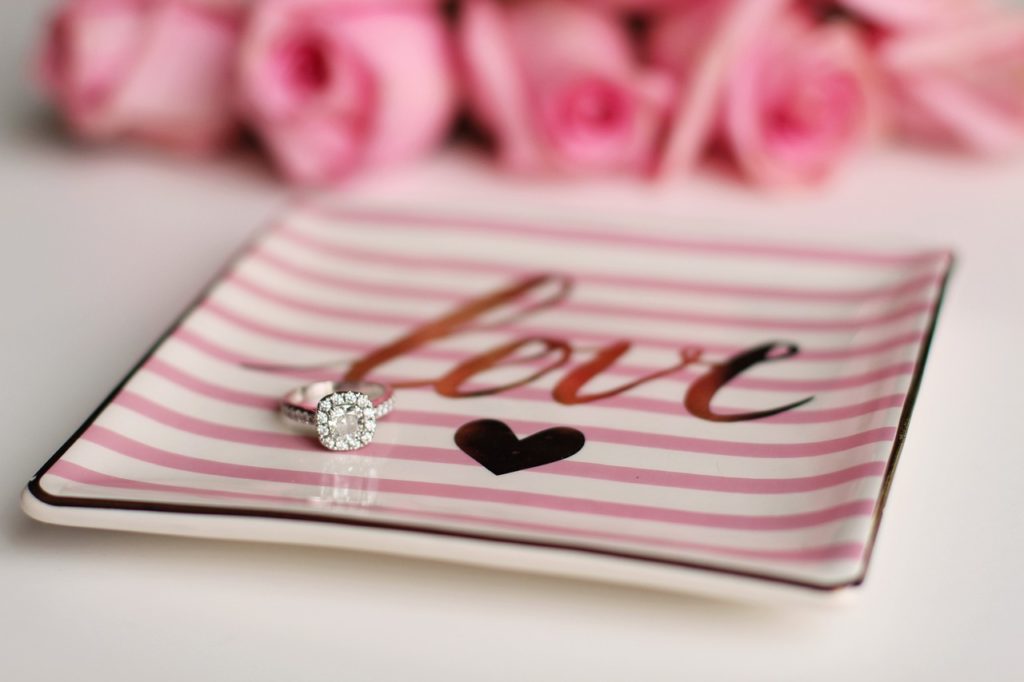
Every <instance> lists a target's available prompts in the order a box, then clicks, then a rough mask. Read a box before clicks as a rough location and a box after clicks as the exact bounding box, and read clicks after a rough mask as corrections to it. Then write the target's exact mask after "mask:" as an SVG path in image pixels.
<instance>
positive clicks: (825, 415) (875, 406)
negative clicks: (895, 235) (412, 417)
mask: <svg viewBox="0 0 1024 682" xmlns="http://www.w3.org/2000/svg"><path fill="white" fill-rule="evenodd" d="M183 340H184V339H183ZM208 345H209V344H206V343H201V344H200V346H199V349H200V350H202V351H203V352H206V348H207V346H208ZM216 357H217V359H220V360H225V359H227V362H229V363H230V364H232V365H238V364H246V362H247V361H246V360H245V359H243V358H240V357H239V356H237V355H230V356H229V357H226V355H225V353H218V355H217V356H216ZM146 367H147V369H150V370H152V371H153V372H155V373H157V374H160V375H161V376H163V377H165V378H167V379H170V380H172V381H174V382H176V383H178V384H179V385H181V386H184V387H186V388H189V389H191V390H195V391H197V392H199V393H202V394H204V395H207V396H209V397H211V398H217V399H220V400H225V401H227V402H232V403H235V404H237V405H247V406H249V407H264V408H268V409H276V404H277V400H276V397H275V396H269V395H266V396H261V395H255V394H247V393H243V392H241V391H234V390H232V389H228V388H223V387H220V386H217V385H214V384H207V383H205V382H201V381H200V380H199V379H196V378H195V377H193V376H191V375H188V374H186V373H185V372H183V371H182V370H179V369H178V368H176V367H174V366H172V365H171V364H169V363H167V362H165V361H163V360H161V359H159V358H154V359H152V360H150V361H149V364H147V365H146ZM304 378H308V377H304ZM315 378H325V379H326V378H331V376H330V375H329V374H327V373H322V374H321V375H317V376H316V377H315ZM197 382H198V383H197ZM389 383H393V382H391V381H390V379H389ZM403 390H432V388H431V387H429V386H421V387H412V388H409V389H403ZM502 397H503V398H510V399H513V400H535V401H543V400H545V399H550V397H551V396H550V394H549V393H548V392H547V391H543V390H538V389H516V390H514V391H509V392H508V393H505V394H502ZM904 399H905V396H904V395H903V394H899V393H897V394H893V395H887V396H883V397H881V398H876V399H873V400H867V401H865V402H862V403H856V404H853V405H848V406H844V407H835V408H829V409H824V410H811V409H807V408H805V407H802V408H800V409H799V410H796V411H793V412H783V413H782V414H777V415H775V416H773V417H769V418H767V419H761V420H758V423H759V424H829V423H832V422H838V421H843V420H845V419H852V418H854V417H862V416H864V415H867V414H874V413H875V412H880V411H884V410H890V409H893V408H897V407H902V406H903V402H904ZM630 400H631V399H629V398H622V397H617V398H609V399H607V400H603V401H601V402H599V403H593V404H590V405H588V407H590V408H594V407H598V408H600V407H609V408H615V409H640V410H643V411H647V412H657V413H660V414H671V415H674V416H679V417H682V418H684V419H693V418H694V417H693V416H692V415H691V414H690V413H689V412H687V411H686V410H684V409H683V408H682V407H681V405H680V403H678V402H675V401H672V402H669V401H665V400H655V399H647V398H640V399H634V400H643V401H645V402H643V403H640V404H638V405H635V406H633V407H632V408H631V407H630V404H631V403H630V402H629V401H630ZM623 401H626V404H622V403H623ZM718 410H719V412H722V413H723V414H729V413H740V412H744V411H746V410H744V409H743V408H738V407H731V408H730V407H719V408H718ZM468 419H469V417H466V420H468Z"/></svg>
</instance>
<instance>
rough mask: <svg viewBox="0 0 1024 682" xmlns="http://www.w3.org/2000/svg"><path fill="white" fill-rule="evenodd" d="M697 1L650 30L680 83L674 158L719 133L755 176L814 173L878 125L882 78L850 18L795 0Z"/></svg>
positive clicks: (816, 177)
mask: <svg viewBox="0 0 1024 682" xmlns="http://www.w3.org/2000/svg"><path fill="white" fill-rule="evenodd" d="M692 4H693V5H694V6H693V7H691V8H690V9H689V10H688V11H686V12H681V13H677V14H673V15H670V16H668V17H667V18H665V19H664V20H663V21H661V22H660V23H659V24H658V25H656V26H655V28H654V31H653V33H652V36H651V50H652V56H653V57H654V58H655V59H656V60H657V61H659V62H660V63H664V64H666V65H669V66H672V67H674V68H675V69H676V70H677V72H678V73H679V77H680V79H681V82H682V83H683V86H682V88H681V95H680V102H679V104H678V108H677V116H676V120H675V122H674V126H673V130H672V132H671V133H670V136H669V144H670V146H669V147H668V148H667V150H666V154H667V155H668V156H667V157H666V159H665V160H664V164H666V165H667V166H668V167H676V166H678V165H682V166H683V167H686V166H688V165H692V163H693V161H694V160H695V158H696V156H697V154H699V153H701V152H703V151H707V150H708V148H709V147H710V146H712V145H714V144H715V143H721V144H720V145H719V146H721V147H724V149H726V150H727V151H728V152H729V154H730V156H731V158H732V159H733V161H735V163H736V164H737V166H738V167H739V169H740V170H741V171H742V172H743V174H744V175H745V176H746V177H747V178H748V179H750V180H751V181H753V182H757V183H760V184H766V185H797V184H809V183H815V182H818V181H821V180H823V179H825V178H826V177H827V176H829V175H830V174H831V173H832V172H833V171H834V170H835V169H836V168H837V167H838V166H839V165H840V164H841V163H842V162H843V161H844V160H845V159H846V158H847V157H848V156H849V155H850V154H852V153H853V152H854V151H855V150H856V149H857V148H858V147H860V146H861V144H862V143H863V142H864V141H865V140H866V139H867V138H868V137H869V136H870V135H871V134H872V132H873V131H874V130H875V129H876V127H877V113H878V109H877V105H876V100H877V98H876V83H875V79H874V78H873V75H872V71H871V65H870V60H869V56H868V54H867V51H866V48H865V46H864V45H863V44H862V42H861V40H860V36H859V34H858V33H857V32H856V30H855V29H854V28H853V27H852V26H849V25H846V24H842V23H826V24H816V23H814V22H813V21H812V20H811V19H810V18H809V16H806V15H805V14H803V13H802V12H800V11H799V9H798V8H795V7H792V6H788V5H791V3H778V2H776V3H774V6H772V7H769V5H770V4H771V3H769V2H768V1H767V0H763V1H762V2H758V3H750V2H747V0H731V1H730V2H718V1H717V0H705V1H704V2H701V3H692ZM698 5H699V6H698ZM673 143H674V144H673ZM673 154H675V155H674V156H673Z"/></svg>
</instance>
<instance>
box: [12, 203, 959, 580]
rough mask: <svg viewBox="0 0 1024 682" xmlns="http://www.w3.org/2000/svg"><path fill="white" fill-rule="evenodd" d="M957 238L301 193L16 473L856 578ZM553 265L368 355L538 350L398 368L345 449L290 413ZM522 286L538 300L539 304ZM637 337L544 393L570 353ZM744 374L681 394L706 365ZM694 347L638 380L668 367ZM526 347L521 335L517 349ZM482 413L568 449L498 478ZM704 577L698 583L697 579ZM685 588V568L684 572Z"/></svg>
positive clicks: (207, 523) (528, 562)
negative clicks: (492, 209)
mask: <svg viewBox="0 0 1024 682" xmlns="http://www.w3.org/2000/svg"><path fill="white" fill-rule="evenodd" d="M950 263H951V257H950V254H949V253H948V252H945V251H904V252H893V251H849V250H839V249H834V248H814V247H806V246H799V247H797V246H792V245H788V246H787V245H778V244H771V243H750V242H746V241H744V242H739V241H736V242H730V241H728V240H723V239H701V238H697V237H684V236H681V235H680V234H679V233H678V231H676V232H673V233H671V234H658V233H652V232H651V231H632V230H630V229H628V228H623V229H620V230H617V231H613V230H609V229H606V228H604V227H595V226H593V225H591V226H587V225H583V224H579V222H577V221H573V220H568V219H552V220H551V221H548V222H545V223H544V224H536V223H523V224H518V223H514V222H511V221H510V222H501V221H495V220H482V219H473V218H470V217H461V218H460V217H456V216H452V215H437V214H424V213H414V212H391V213H389V212H387V211H375V210H365V209H360V210H356V209H349V210H345V211H339V210H336V209H325V208H323V207H320V208H308V207H307V208H301V209H297V210H295V211H294V212H292V213H291V214H290V215H288V216H287V217H286V218H285V219H283V220H282V221H280V223H279V224H277V225H275V226H274V227H273V228H272V229H271V230H269V231H268V232H266V233H265V234H264V235H263V236H262V237H261V238H260V239H258V240H257V241H256V242H255V243H254V244H253V245H252V246H251V247H250V248H249V249H247V251H246V252H245V253H244V254H243V255H242V256H241V257H239V258H238V259H236V261H235V262H233V263H232V264H231V265H230V267H229V268H228V270H227V271H226V273H225V274H224V275H223V277H222V278H221V279H220V280H219V281H218V282H216V283H215V284H214V285H213V286H212V287H211V288H210V289H209V290H208V292H207V293H206V294H205V295H204V296H203V297H202V299H201V300H200V301H199V302H197V303H196V304H195V306H194V307H193V308H192V309H191V310H190V311H188V313H187V314H186V315H185V317H184V318H183V319H182V320H181V321H180V322H179V323H177V324H176V325H175V326H174V327H173V328H172V329H171V330H170V331H169V332H168V334H167V335H166V336H165V338H163V339H162V340H161V341H160V342H159V343H158V344H157V346H156V347H155V348H154V349H153V351H152V352H151V353H150V354H149V356H147V357H146V358H145V359H144V360H143V361H142V362H141V363H140V365H139V366H138V368H137V369H136V370H135V371H134V372H133V373H132V374H131V375H130V376H129V377H128V378H127V379H126V381H125V382H124V384H123V385H122V386H121V387H120V388H119V389H117V390H116V391H115V393H114V394H113V395H112V396H111V397H110V399H109V400H108V401H107V402H106V403H105V404H104V405H103V406H102V407H101V408H100V409H99V410H98V411H97V413H96V414H95V415H94V416H93V417H92V418H90V420H89V422H88V423H87V424H86V425H85V426H84V427H83V429H82V430H81V431H80V432H79V433H78V434H76V436H75V437H73V438H72V439H71V440H70V441H69V443H68V444H66V445H65V446H64V447H63V448H62V449H61V451H60V452H59V453H58V454H57V455H55V456H54V457H53V458H52V459H51V460H50V461H49V462H48V463H47V464H46V466H45V467H44V468H43V469H42V470H41V471H40V473H39V474H38V475H37V477H36V478H34V479H33V481H32V482H31V483H30V484H29V487H28V490H27V492H26V495H25V498H24V499H25V507H26V510H27V511H29V513H30V514H32V515H33V516H36V517H38V518H41V519H43V520H48V521H54V522H59V523H68V524H72V525H84V526H101V527H108V528H124V529H132V530H143V531H154V532H167V533H183V534H195V535H207V536H215V537H240V538H248V539H263V540H274V541H284V542H302V543H313V544H325V545H340V546H348V547H355V548H363V549H372V550H378V551H385V552H392V553H398V554H407V555H415V556H424V557H433V558H438V559H445V560H456V561H467V562H472V563H478V564H485V565H494V566H502V567H507V568H516V569H526V570H536V571H542V572H552V573H561V574H568V575H578V576H581V577H591V578H599V579H607V580H616V581H624V582H637V583H645V584H653V585H660V586H664V587H671V588H680V589H687V588H693V587H694V585H695V584H696V583H695V582H694V576H703V577H704V578H707V577H709V576H717V577H719V578H724V577H727V578H728V579H729V580H731V581H733V582H735V581H734V579H735V578H737V577H741V578H744V579H746V578H756V579H760V580H761V581H763V584H774V585H783V586H797V587H802V588H811V589H813V590H817V591H819V592H822V593H825V592H828V591H832V590H836V589H837V588H841V587H847V586H850V585H855V584H859V583H860V581H861V580H862V579H863V577H864V574H865V570H866V566H867V561H868V557H869V555H870V549H871V545H872V542H873V540H874V536H875V533H876V531H877V525H878V522H879V519H880V516H881V512H882V507H883V505H884V501H885V495H886V491H887V486H888V484H889V482H890V481H891V474H892V471H893V467H894V465H895V460H896V457H897V455H898V452H899V449H900V446H901V444H902V437H903V434H904V433H905V431H906V426H907V421H908V419H909V417H910V410H911V407H912V404H913V399H914V395H915V393H916V390H917V386H918V382H919V380H920V377H921V372H922V370H923V365H924V359H925V354H926V352H927V346H928V343H929V341H930V337H931V333H932V330H933V328H934V324H935V318H936V315H937V311H938V307H939V302H940V299H941V295H942V290H943V287H944V284H945V280H946V277H947V274H948V271H949V267H950ZM542 274H552V275H556V276H565V277H567V278H568V279H569V280H570V281H571V283H572V288H571V290H570V291H569V294H568V296H567V298H565V299H564V300H562V301H561V302H560V303H558V304H557V305H553V306H549V307H541V308H537V309H535V310H531V309H530V308H529V304H530V302H532V301H533V300H534V299H530V298H528V299H524V300H520V301H519V302H518V303H516V304H514V306H510V308H511V307H514V312H512V311H510V308H503V309H502V310H494V311H490V312H489V313H484V314H483V315H482V316H481V317H477V318H474V319H472V320H470V321H469V322H468V323H467V324H466V326H465V327H462V328H459V329H458V330H457V331H455V332H454V333H451V334H449V335H446V336H444V337H441V338H435V339H432V340H430V341H429V342H427V343H425V344H423V345H421V346H419V347H416V348H413V349H412V350H411V351H410V352H407V353H404V354H402V355H400V356H399V357H396V358H394V359H392V360H390V361H388V362H386V363H383V364H381V365H380V366H377V367H375V368H373V369H372V370H371V371H370V375H369V378H371V379H373V378H377V379H381V380H385V381H389V382H392V383H402V382H405V383H408V382H411V381H414V380H422V381H423V383H426V382H427V380H434V379H437V378H439V377H441V376H443V375H446V374H448V373H450V372H451V371H452V370H453V368H455V367H456V366H458V365H459V364H460V363H464V362H465V361H467V360H468V359H470V358H472V357H478V356H480V355H481V354H482V353H485V352H487V351H489V350H492V349H495V348H497V347H499V346H502V345H504V344H509V343H511V342H514V341H516V340H521V339H524V338H545V339H555V340H561V341H565V342H567V343H568V344H570V346H571V352H570V355H569V357H568V360H567V361H566V362H565V364H564V365H560V366H558V367H555V368H554V369H551V370H550V371H546V372H545V371H544V369H545V366H547V365H549V364H557V363H554V362H552V358H553V356H552V355H550V354H549V355H542V354H540V353H538V352H534V353H532V357H520V358H519V361H518V362H515V363H511V364H508V363H506V364H504V365H499V366H497V367H495V368H492V369H491V370H490V371H488V372H485V373H481V374H476V375H474V376H472V377H471V378H470V379H469V380H467V382H466V383H465V384H463V386H462V388H463V390H473V389H480V388H484V387H487V386H496V385H509V384H516V383H520V380H521V379H523V378H525V377H528V376H530V375H531V374H536V375H537V376H536V377H535V378H534V379H533V380H532V381H529V382H523V383H522V384H521V385H518V386H514V387H511V388H508V389H507V390H501V391H499V392H495V393H489V394H485V395H479V396H474V397H446V396H445V395H442V394H441V392H440V391H438V390H435V388H434V386H431V385H426V386H417V387H400V388H398V390H397V393H396V408H395V411H394V412H393V413H392V414H391V415H390V416H388V417H387V418H385V419H383V420H381V422H380V423H379V424H378V429H377V434H376V437H375V440H374V442H373V443H372V444H371V445H369V446H368V447H366V448H364V449H362V450H358V451H355V452H351V453H337V452H330V451H327V450H324V449H322V448H321V447H320V446H319V444H318V443H317V442H316V440H315V439H313V438H309V437H308V436H306V435H303V434H299V433H295V432H292V431H289V430H288V429H287V428H286V426H285V425H284V424H283V423H282V422H281V421H280V419H279V418H278V415H277V413H276V401H277V398H278V397H279V396H280V395H282V394H283V393H285V392H286V391H287V390H289V389H291V388H292V387H294V386H295V385H298V384H300V383H305V382H307V381H310V380H313V379H316V378H328V377H330V378H340V377H341V375H343V374H344V373H345V372H346V371H347V370H348V369H349V368H350V367H351V366H352V365H353V363H354V362H355V361H357V360H359V359H361V358H366V357H367V356H368V354H370V353H371V352H373V351H374V350H377V349H380V348H382V347H384V346H386V345H388V344H389V343H391V342H393V341H395V340H396V339H399V338H401V337H403V336H404V335H406V334H408V333H410V332H411V331H412V330H414V329H417V328H420V327H422V326H423V325H425V324H427V323H430V322H432V321H435V320H438V319H440V318H441V317H443V316H445V315H446V314H447V313H449V312H450V311H452V310H455V309H456V308H459V307H460V306H465V305H466V304H467V302H469V301H472V300H475V299H480V298H481V297H483V296H485V295H487V294H490V293H492V292H495V291H498V290H501V289H503V288H506V287H509V286H511V285H512V284H514V283H515V282H517V281H521V280H523V279H524V278H527V277H530V276H533V275H542ZM543 295H544V290H543V289H538V290H537V291H535V292H533V296H534V298H537V297H543ZM617 341H630V342H631V343H632V346H631V347H630V349H629V351H628V352H626V353H625V354H624V355H623V356H622V357H620V358H619V359H618V360H617V362H614V363H612V364H611V365H610V366H609V367H607V368H606V369H605V370H604V371H603V372H601V373H600V374H598V375H597V376H595V377H594V378H593V380H592V381H591V382H590V383H588V384H586V386H585V387H584V389H583V391H582V392H584V393H599V392H604V391H612V392H614V389H616V388H619V387H622V386H625V385H628V384H630V383H631V382H638V383H637V385H635V386H634V387H632V388H629V389H628V390H623V391H620V392H618V393H615V394H614V395H610V396H609V397H607V398H605V399H602V400H595V401H593V402H584V403H578V404H565V403H564V402H557V401H556V400H554V399H553V397H552V391H553V389H554V388H555V387H556V385H558V384H559V383H560V382H562V381H563V379H564V378H565V376H566V374H567V372H569V371H570V370H572V369H573V368H575V367H578V366H580V365H582V364H584V363H586V362H587V361H588V360H590V359H591V358H593V357H594V356H595V353H596V352H597V351H598V350H599V349H601V348H605V347H607V346H608V345H609V344H611V343H614V342H617ZM770 342H775V343H780V344H783V343H785V344H789V343H791V344H794V345H796V346H798V347H799V349H800V351H799V353H798V354H796V355H795V356H793V357H790V358H786V359H783V360H776V361H772V362H765V363H763V364H759V365H756V366H753V367H751V368H749V369H747V370H746V371H744V372H742V373H740V374H739V375H737V376H736V377H735V378H733V379H732V380H730V381H728V383H726V384H725V385H724V386H723V387H722V388H721V389H720V390H719V391H718V393H717V394H716V395H715V398H714V402H713V409H714V410H716V411H717V413H721V414H734V413H750V412H757V411H761V410H768V409H771V408H775V407H778V406H782V405H788V404H791V403H796V402H799V401H802V400H804V399H806V398H812V399H811V400H810V401H809V402H807V403H806V404H802V405H800V406H799V407H796V408H793V409H790V410H787V411H784V412H782V413H780V414H777V415H774V416H770V417H767V418H763V419H752V420H745V421H729V422H720V421H709V420H707V419H706V418H701V417H700V416H697V415H694V414H692V413H691V411H690V410H688V409H687V407H686V406H685V405H684V396H685V395H686V394H687V390H688V388H689V387H690V386H692V385H693V383H694V382H695V381H697V380H698V379H699V378H700V377H701V376H703V375H705V374H706V373H707V372H709V371H710V370H711V369H712V368H713V367H715V366H719V365H721V363H724V362H725V361H726V360H728V359H729V358H730V357H732V356H735V355H736V354H737V353H740V352H742V351H744V350H745V349H749V348H751V347H756V346H759V345H761V344H765V343H770ZM683 348H700V349H702V355H701V360H700V361H699V362H698V363H696V364H693V365H690V366H687V367H683V368H680V369H678V370H677V371H673V372H668V373H666V374H665V375H664V376H657V377H656V378H651V375H652V374H656V373H657V372H659V371H660V370H664V369H666V368H670V367H672V366H673V365H674V364H675V363H677V362H678V361H679V357H680V350H681V349H683ZM534 350H535V351H536V348H535V349H534ZM484 418H487V419H498V420H502V421H504V422H505V423H507V424H508V425H509V426H510V427H511V428H512V429H513V430H514V431H515V432H516V433H517V434H518V435H519V436H520V437H525V436H527V435H528V434H531V433H534V432H536V431H539V430H542V429H545V428H548V427H551V426H569V427H573V428H575V429H578V430H580V431H582V432H583V433H584V434H585V436H586V444H585V446H584V447H583V449H582V450H581V451H579V452H578V453H577V454H575V455H574V456H572V457H569V458H567V459H563V460H561V461H557V462H554V463H552V464H547V465H543V466H537V467H534V468H530V469H525V470H521V471H516V472H513V473H509V474H504V475H501V476H496V475H494V474H492V473H491V472H490V471H488V470H487V469H485V468H484V467H483V466H481V465H479V464H478V463H477V462H476V461H475V460H473V459H472V458H470V457H469V456H468V455H466V454H464V453H463V452H462V451H461V450H460V449H459V448H458V447H457V446H456V444H455V442H454V433H455V431H456V429H458V428H459V427H460V426H461V425H463V424H466V423H468V422H471V421H473V420H477V419H484ZM697 582H699V580H698V581H697ZM698 589H699V587H698Z"/></svg>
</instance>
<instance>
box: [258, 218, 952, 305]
mask: <svg viewBox="0 0 1024 682" xmlns="http://www.w3.org/2000/svg"><path fill="white" fill-rule="evenodd" d="M271 239H281V240H283V241H287V242H289V243H291V244H293V245H295V246H298V247H301V248H304V249H306V250H308V251H311V252H314V253H316V254H319V255H327V256H329V257H331V258H335V259H341V260H345V261H346V262H358V263H361V264H367V263H374V264H378V265H384V266H387V267H391V268H400V269H402V270H409V269H413V270H423V269H427V270H446V271H455V272H460V273H475V274H481V275H488V276H491V275H495V274H503V275H506V276H509V277H523V276H525V275H527V274H536V271H535V270H527V269H525V268H523V267H521V266H514V265H508V264H505V263H497V262H493V261H491V262H488V261H482V260H478V259H473V260H468V259H462V258H450V257H439V256H431V257H428V256H425V255H422V254H419V255H415V256H406V255H401V254H397V253H391V252H387V251H378V250H376V249H370V248H365V247H356V246H351V245H346V246H338V245H337V244H334V243H332V242H330V241H327V240H324V239H318V238H316V237H313V236H310V235H308V234H305V233H303V232H300V231H298V230H296V229H294V228H291V227H287V226H282V227H279V228H278V229H277V230H276V231H275V232H274V233H273V236H272V237H271ZM572 274H573V277H574V278H575V279H576V280H577V281H579V282H589V283H592V284H602V285H608V286H614V287H617V288H622V287H639V288H645V289H657V290H659V291H679V290H680V288H679V287H678V286H676V285H674V284H673V283H672V281H671V280H665V279H663V278H654V277H638V276H629V275H616V274H611V273H581V272H579V271H575V270H574V271H573V273H572ZM921 279H922V276H921V275H917V276H915V277H914V280H917V281H920V280H921ZM927 281H928V282H929V283H931V284H934V283H935V282H937V281H938V278H937V277H936V276H934V275H932V276H931V277H930V278H929V279H928V280H927ZM712 286H713V285H697V284H695V283H692V282H691V283H686V284H684V285H683V290H684V291H687V292H691V293H692V292H695V291H698V290H699V289H705V290H704V291H699V293H706V294H710V293H717V292H714V291H708V290H707V289H709V288H711V287H712ZM906 286H907V282H902V283H900V284H898V285H895V288H896V289H903V288H905V287H906ZM715 288H717V289H724V288H725V287H715ZM729 288H730V289H731V290H732V292H731V293H735V294H736V295H740V293H741V292H744V293H745V292H746V289H747V288H746V287H735V286H733V287H729ZM753 288H754V287H753V286H751V287H750V289H753ZM758 288H760V287H758ZM762 291H764V290H763V289H762ZM774 291H775V292H778V293H781V292H780V291H779V290H778V289H775V290H774ZM762 296H763V294H762ZM777 297H778V298H786V297H785V296H781V295H780V296H777ZM790 298H797V297H795V296H791V297H790Z"/></svg>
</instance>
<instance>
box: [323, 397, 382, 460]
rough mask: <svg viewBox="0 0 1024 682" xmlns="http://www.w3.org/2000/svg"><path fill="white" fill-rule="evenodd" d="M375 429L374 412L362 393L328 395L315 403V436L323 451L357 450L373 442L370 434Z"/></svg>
mask: <svg viewBox="0 0 1024 682" xmlns="http://www.w3.org/2000/svg"><path fill="white" fill-rule="evenodd" d="M376 429H377V416H376V411H375V410H374V408H373V403H372V402H371V401H370V398H369V396H367V395H366V394H365V393H359V392H358V391H345V392H344V393H331V394H330V395H326V396H324V397H323V398H321V399H320V402H319V403H317V406H316V432H317V435H318V436H319V438H320V443H321V444H322V445H323V446H324V447H325V448H328V449H330V450H355V449H356V448H361V447H363V446H364V445H366V444H367V443H369V442H370V441H371V440H373V432H374V431H375V430H376Z"/></svg>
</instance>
